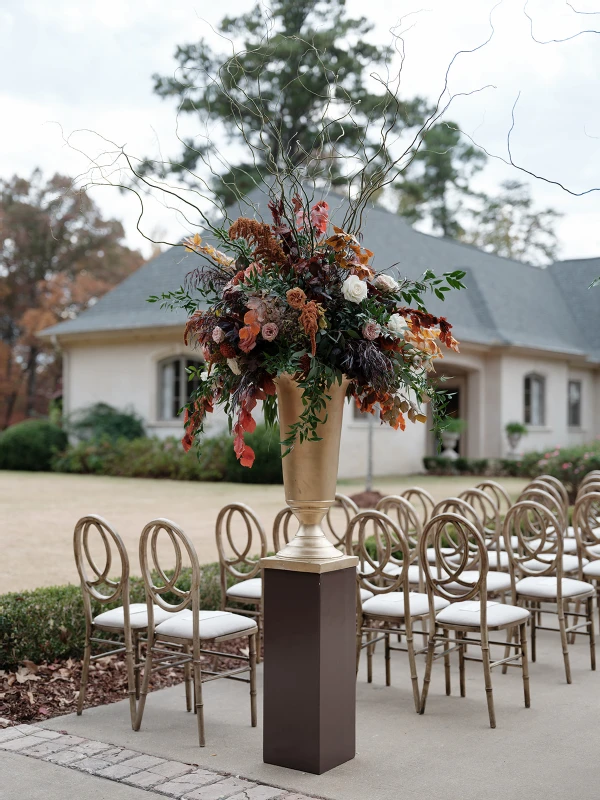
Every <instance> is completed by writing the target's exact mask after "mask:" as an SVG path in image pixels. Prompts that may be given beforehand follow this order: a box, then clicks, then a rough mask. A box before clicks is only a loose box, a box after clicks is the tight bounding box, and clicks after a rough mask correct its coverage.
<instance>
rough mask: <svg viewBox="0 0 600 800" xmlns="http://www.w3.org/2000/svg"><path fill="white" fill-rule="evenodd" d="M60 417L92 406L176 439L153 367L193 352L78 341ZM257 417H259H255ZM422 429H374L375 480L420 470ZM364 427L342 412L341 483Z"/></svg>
mask: <svg viewBox="0 0 600 800" xmlns="http://www.w3.org/2000/svg"><path fill="white" fill-rule="evenodd" d="M63 354H64V359H65V371H64V396H65V402H64V405H65V412H66V413H71V412H72V411H75V410H77V409H80V408H84V407H86V406H89V405H92V404H93V403H97V402H100V401H102V402H105V403H109V404H110V405H112V406H115V407H116V408H122V409H126V408H132V409H133V410H135V411H136V413H138V414H139V415H140V416H141V417H142V418H143V419H144V421H145V423H146V428H147V431H148V434H149V435H151V436H160V437H165V436H177V437H179V436H181V435H182V428H183V425H182V422H181V421H180V420H175V421H165V420H160V419H159V405H158V401H159V388H158V364H159V362H160V361H162V359H164V358H168V357H169V356H172V355H184V354H189V355H190V356H195V355H197V353H195V351H193V350H191V349H189V348H186V347H185V346H184V345H183V344H181V338H180V334H179V332H178V331H176V332H174V333H169V332H164V331H162V332H161V331H157V332H156V333H154V334H145V335H143V336H142V335H140V334H138V335H137V336H129V335H128V337H127V339H125V338H119V337H110V338H105V339H99V338H97V337H89V338H88V339H85V338H81V339H79V340H78V341H77V342H64V343H63ZM255 416H257V417H258V416H259V415H255ZM226 425H227V421H226V418H225V415H224V413H223V412H222V411H217V412H215V413H214V414H213V415H208V417H207V424H206V430H207V433H209V434H210V433H211V432H217V431H218V430H224V429H225V428H226ZM426 433H427V426H426V425H422V424H419V423H417V424H414V425H413V423H411V422H408V421H407V428H406V431H405V432H401V431H394V430H392V429H391V428H390V427H389V426H387V425H384V426H380V425H379V424H377V425H376V426H375V430H374V444H375V447H374V450H375V456H374V472H375V474H376V475H389V474H395V475H398V474H403V473H408V472H418V471H421V470H422V469H423V463H422V459H423V455H424V453H425V439H426ZM366 443H367V424H366V423H365V422H363V421H357V420H355V419H354V416H353V411H352V408H351V406H350V405H347V406H346V407H345V409H344V427H343V433H342V444H341V452H340V470H339V476H340V478H351V477H359V476H363V475H364V474H365V470H366V460H367V451H366Z"/></svg>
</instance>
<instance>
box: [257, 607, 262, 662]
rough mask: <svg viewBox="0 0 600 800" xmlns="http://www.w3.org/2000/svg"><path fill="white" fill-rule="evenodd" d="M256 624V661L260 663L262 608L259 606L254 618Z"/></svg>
mask: <svg viewBox="0 0 600 800" xmlns="http://www.w3.org/2000/svg"><path fill="white" fill-rule="evenodd" d="M256 624H257V626H258V632H257V635H256V663H257V664H260V662H261V649H262V642H263V616H262V608H261V606H259V607H258V616H257V618H256Z"/></svg>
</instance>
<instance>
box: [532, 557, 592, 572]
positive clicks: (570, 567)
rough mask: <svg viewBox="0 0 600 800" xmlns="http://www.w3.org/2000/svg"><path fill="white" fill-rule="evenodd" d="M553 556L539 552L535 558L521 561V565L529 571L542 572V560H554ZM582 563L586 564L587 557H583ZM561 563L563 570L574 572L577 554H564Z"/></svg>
mask: <svg viewBox="0 0 600 800" xmlns="http://www.w3.org/2000/svg"><path fill="white" fill-rule="evenodd" d="M554 558H555V556H554V555H553V554H552V553H547V554H546V553H540V554H539V555H538V556H537V557H536V558H532V559H529V560H528V561H524V562H523V566H524V567H525V568H526V569H528V570H529V571H530V572H533V571H534V570H537V571H538V572H543V570H545V569H546V567H545V566H544V564H542V563H541V562H542V561H545V562H546V563H547V564H549V563H551V562H552V561H554ZM583 563H584V564H587V563H588V561H587V558H584V559H583ZM562 565H563V572H576V571H577V570H578V569H579V559H578V558H577V556H570V555H564V556H563V557H562Z"/></svg>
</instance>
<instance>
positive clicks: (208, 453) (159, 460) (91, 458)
mask: <svg viewBox="0 0 600 800" xmlns="http://www.w3.org/2000/svg"><path fill="white" fill-rule="evenodd" d="M227 446H231V444H230V440H229V438H228V437H227V438H226V437H218V438H214V439H207V440H206V441H205V443H204V447H203V449H202V452H201V454H200V456H198V455H197V454H196V452H190V453H185V452H184V450H183V448H182V447H181V443H180V441H179V440H178V439H175V438H168V439H158V438H150V439H133V440H128V439H118V440H117V441H112V440H111V439H109V438H106V437H104V438H101V439H99V440H92V441H83V442H78V443H77V444H74V445H71V446H70V447H69V448H67V450H66V451H65V452H64V453H62V454H61V455H59V456H57V457H56V458H55V459H54V461H53V463H52V469H53V470H54V471H55V472H74V473H82V474H93V475H115V476H119V477H124V478H170V479H171V480H183V481H221V480H224V478H225V471H226V469H225V451H226V448H227Z"/></svg>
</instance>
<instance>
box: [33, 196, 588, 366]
mask: <svg viewBox="0 0 600 800" xmlns="http://www.w3.org/2000/svg"><path fill="white" fill-rule="evenodd" d="M251 198H252V200H253V201H254V203H255V205H256V206H257V207H258V208H259V211H260V213H261V215H262V216H263V218H264V219H269V218H270V217H269V212H268V209H267V207H266V197H265V195H264V194H262V193H259V192H257V193H254V194H253V195H251ZM328 199H329V202H330V205H331V206H332V207H334V208H335V207H336V206H337V209H336V210H335V211H334V212H333V216H334V218H335V217H336V216H337V217H338V218H339V216H340V212H343V210H344V208H343V206H344V205H345V201H343V200H342V199H341V198H340V197H338V196H336V195H330V196H329V198H328ZM245 213H246V214H248V211H247V210H246V212H245ZM236 216H237V214H236ZM363 237H364V243H365V246H367V247H369V248H370V249H371V250H374V251H375V256H374V259H373V266H374V267H375V269H376V270H378V271H386V272H389V273H391V274H394V273H396V274H397V275H405V276H408V277H409V278H418V277H419V276H420V275H422V274H423V272H424V271H425V270H426V269H431V270H433V271H434V272H436V273H438V274H441V273H442V272H448V271H450V270H453V269H464V270H465V271H466V273H467V275H466V278H465V283H466V285H467V287H468V288H467V290H463V291H460V292H454V291H453V292H449V293H448V296H447V300H446V301H445V302H444V303H442V302H440V301H438V300H437V298H435V297H431V298H430V299H428V303H427V304H428V307H429V308H430V310H431V311H432V312H433V313H435V314H438V315H439V314H441V315H443V316H446V317H448V319H449V320H450V322H451V323H452V324H453V326H454V331H455V334H456V337H457V338H458V339H459V340H462V341H468V342H473V343H480V344H489V345H493V344H504V345H514V346H528V347H534V348H540V349H543V350H550V351H553V352H564V353H569V354H573V355H587V356H588V357H589V358H590V359H591V360H593V361H599V362H600V324H599V323H600V320H599V316H600V287H598V288H597V289H592V290H589V291H588V288H587V287H588V286H589V284H590V283H591V281H592V280H593V279H594V278H595V277H596V276H598V275H600V258H598V259H586V260H582V261H564V262H556V263H555V264H553V265H552V266H550V267H549V268H547V269H539V268H537V267H531V266H528V265H526V264H522V263H520V262H517V261H512V260H510V259H507V258H500V257H498V256H494V255H491V254H489V253H484V252H482V251H481V250H478V249H477V248H474V247H471V246H469V245H464V244H461V243H460V242H455V241H453V240H451V239H443V238H438V237H435V236H430V235H427V234H424V233H419V232H418V231H416V230H414V229H413V228H411V227H410V225H408V224H407V223H406V221H405V220H403V219H402V218H401V217H399V216H397V215H396V214H393V213H390V212H388V211H385V210H384V209H380V208H372V209H370V210H369V211H368V213H367V215H366V217H365V221H364V225H363ZM197 263H198V260H197V257H196V256H195V255H194V254H193V253H186V252H185V251H184V250H183V248H181V247H173V248H171V249H169V250H167V251H165V252H164V253H162V254H161V255H159V256H158V257H157V258H154V259H152V261H149V262H148V263H147V264H145V265H144V266H142V267H140V269H139V270H137V272H135V273H133V274H132V275H130V276H129V277H128V278H127V279H126V280H124V281H123V282H122V283H121V284H119V285H118V286H117V287H116V288H115V289H113V290H112V291H111V292H109V293H108V294H106V295H104V297H102V298H101V299H100V300H99V301H98V302H97V303H96V304H95V305H94V306H93V307H92V308H90V309H88V310H87V311H85V312H84V313H82V314H80V315H79V317H77V318H76V319H73V320H69V321H67V322H62V323H60V324H58V325H55V326H53V327H52V328H47V329H46V330H45V331H44V332H43V335H45V336H49V335H52V334H56V335H57V336H61V335H63V334H65V335H66V334H69V335H71V334H79V333H80V334H84V333H91V332H100V331H110V330H128V329H136V328H137V329H140V328H155V327H162V326H182V325H183V323H184V321H185V316H184V315H183V314H182V313H181V312H173V311H169V310H166V309H160V308H159V306H158V304H149V303H148V302H147V298H148V297H149V296H150V295H159V294H160V293H161V292H163V291H168V290H170V289H175V288H177V287H179V286H180V285H181V284H182V283H183V280H184V278H185V275H186V274H187V273H188V272H189V271H190V270H191V269H193V268H194V267H195V266H197ZM391 265H396V266H395V267H394V268H393V269H390V267H391Z"/></svg>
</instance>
